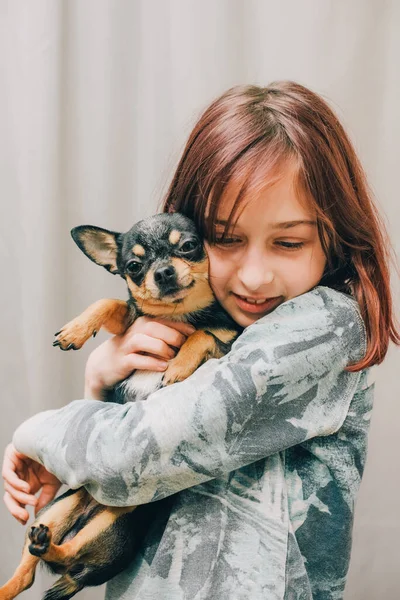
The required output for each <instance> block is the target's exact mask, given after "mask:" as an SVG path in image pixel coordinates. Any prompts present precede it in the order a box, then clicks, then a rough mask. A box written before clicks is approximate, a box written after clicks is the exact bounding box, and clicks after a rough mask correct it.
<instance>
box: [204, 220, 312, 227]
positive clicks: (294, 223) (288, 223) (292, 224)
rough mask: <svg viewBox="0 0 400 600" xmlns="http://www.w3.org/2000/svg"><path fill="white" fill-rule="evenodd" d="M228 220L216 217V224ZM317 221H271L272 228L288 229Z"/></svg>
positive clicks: (223, 223)
mask: <svg viewBox="0 0 400 600" xmlns="http://www.w3.org/2000/svg"><path fill="white" fill-rule="evenodd" d="M227 223H228V221H224V220H223V219H216V221H215V224H216V225H224V226H225V225H227ZM316 224H317V221H310V220H308V219H300V220H297V221H283V222H282V223H272V224H271V228H272V229H290V228H291V227H296V226H297V225H311V226H316Z"/></svg>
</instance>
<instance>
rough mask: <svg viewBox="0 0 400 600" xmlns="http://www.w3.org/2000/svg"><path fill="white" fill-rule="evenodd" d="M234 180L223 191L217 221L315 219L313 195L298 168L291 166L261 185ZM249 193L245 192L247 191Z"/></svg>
mask: <svg viewBox="0 0 400 600" xmlns="http://www.w3.org/2000/svg"><path fill="white" fill-rule="evenodd" d="M247 187H248V189H247V190H246V184H244V183H243V182H240V181H230V182H229V183H228V184H227V185H226V187H225V189H224V190H223V193H222V194H221V197H220V201H219V205H218V210H217V214H216V220H217V221H222V222H225V221H229V220H230V219H231V218H232V217H233V220H232V222H237V223H240V222H246V221H248V220H250V221H251V220H252V219H262V220H264V219H265V218H269V219H271V220H272V221H282V222H284V221H291V220H301V219H313V218H315V209H314V204H313V202H312V198H310V196H309V195H308V194H307V193H306V191H305V190H304V189H303V188H302V186H301V185H300V183H299V178H298V169H296V168H293V167H292V166H291V165H288V166H287V167H286V168H284V169H282V170H280V171H279V172H278V173H274V174H273V176H272V177H269V178H268V179H267V181H264V182H263V184H262V183H261V185H255V186H251V182H250V185H249V186H247ZM243 192H245V193H243Z"/></svg>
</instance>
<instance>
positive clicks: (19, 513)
mask: <svg viewBox="0 0 400 600" xmlns="http://www.w3.org/2000/svg"><path fill="white" fill-rule="evenodd" d="M3 500H4V504H5V505H6V507H7V508H8V510H9V512H10V513H11V514H12V516H13V517H15V518H16V519H17V520H18V521H19V522H20V523H21V525H26V522H27V521H28V519H29V513H28V511H27V510H25V509H24V508H22V507H21V506H20V505H19V504H18V502H16V501H15V500H14V499H13V498H12V497H11V496H10V494H9V493H8V492H5V493H4V496H3Z"/></svg>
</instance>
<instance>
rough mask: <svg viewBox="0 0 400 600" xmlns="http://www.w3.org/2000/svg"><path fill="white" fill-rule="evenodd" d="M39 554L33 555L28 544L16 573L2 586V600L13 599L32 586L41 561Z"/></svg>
mask: <svg viewBox="0 0 400 600" xmlns="http://www.w3.org/2000/svg"><path fill="white" fill-rule="evenodd" d="M39 560H40V559H39V558H38V557H37V556H32V554H31V553H30V552H29V550H28V546H27V545H26V546H25V548H24V551H23V553H22V560H21V562H20V564H19V566H18V568H17V570H16V571H15V573H14V575H13V576H12V577H11V579H9V580H8V581H7V583H6V584H5V585H3V586H2V587H1V588H0V600H13V598H15V597H16V596H18V594H20V593H21V592H23V591H24V590H27V589H28V588H30V587H31V585H32V584H33V582H34V581H35V571H36V567H37V564H38V562H39Z"/></svg>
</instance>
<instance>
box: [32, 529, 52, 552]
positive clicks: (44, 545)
mask: <svg viewBox="0 0 400 600" xmlns="http://www.w3.org/2000/svg"><path fill="white" fill-rule="evenodd" d="M29 539H30V540H31V544H30V545H29V552H30V553H31V554H33V555H34V556H43V554H45V553H46V552H47V550H48V549H49V546H50V542H51V533H50V529H49V528H48V527H47V526H46V525H42V524H40V525H38V526H37V527H35V526H33V527H31V530H30V532H29Z"/></svg>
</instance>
